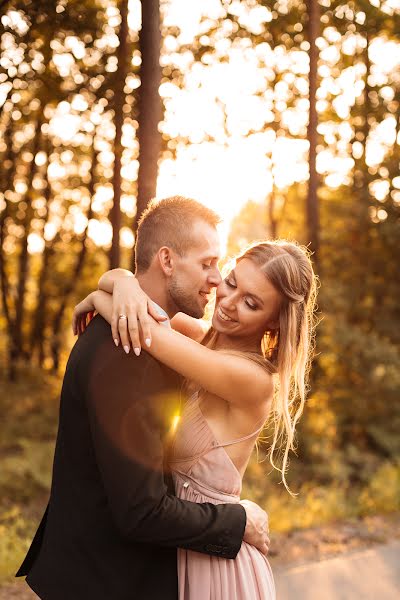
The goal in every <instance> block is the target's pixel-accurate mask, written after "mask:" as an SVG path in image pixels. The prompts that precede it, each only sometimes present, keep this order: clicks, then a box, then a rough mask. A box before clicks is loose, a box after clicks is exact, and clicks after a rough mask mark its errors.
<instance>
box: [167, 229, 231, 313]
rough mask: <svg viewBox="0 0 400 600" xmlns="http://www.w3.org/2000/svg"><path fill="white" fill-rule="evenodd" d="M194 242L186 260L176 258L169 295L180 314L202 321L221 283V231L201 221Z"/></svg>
mask: <svg viewBox="0 0 400 600" xmlns="http://www.w3.org/2000/svg"><path fill="white" fill-rule="evenodd" d="M191 239H192V241H193V246H192V247H191V248H190V249H189V250H188V251H187V252H186V254H185V256H179V255H177V254H175V255H174V258H175V263H174V271H173V274H172V277H171V278H170V281H169V286H168V292H169V295H170V298H171V300H172V301H173V303H174V304H175V306H176V307H177V310H178V311H180V312H184V313H186V314H187V315H190V316H191V317H195V318H196V319H200V318H201V317H203V316H204V310H205V308H206V306H207V304H208V301H209V299H210V298H209V296H210V293H211V291H212V289H213V288H215V287H216V286H218V285H219V284H220V282H221V274H220V272H219V270H218V260H219V258H220V244H219V237H218V233H217V230H216V229H215V228H214V227H212V226H211V225H209V224H208V223H206V222H205V221H200V220H199V221H197V222H196V223H195V224H194V226H193V228H192V232H191Z"/></svg>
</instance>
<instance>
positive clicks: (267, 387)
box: [92, 291, 273, 408]
mask: <svg viewBox="0 0 400 600" xmlns="http://www.w3.org/2000/svg"><path fill="white" fill-rule="evenodd" d="M92 298H93V302H94V306H95V308H96V310H97V311H98V312H99V313H100V314H101V315H102V316H103V317H104V318H105V319H106V320H107V321H108V322H110V321H111V318H112V306H113V304H112V297H111V296H110V295H109V294H107V293H105V292H102V291H97V292H94V293H93V296H92ZM150 328H151V334H152V340H153V341H152V344H151V347H150V348H148V349H147V351H148V352H149V353H150V354H151V355H152V356H154V358H156V359H157V360H159V361H161V362H162V363H164V364H165V365H167V366H168V367H170V368H171V369H173V370H174V371H177V372H178V373H180V374H181V375H182V376H183V377H185V378H187V379H190V380H192V381H194V382H195V383H197V384H198V385H199V386H200V387H202V388H204V389H206V390H208V391H209V392H210V393H212V394H215V395H216V396H219V397H221V398H223V399H224V400H226V401H227V402H228V403H231V404H234V405H237V406H240V407H241V408H243V406H244V402H245V403H246V405H249V406H250V405H253V406H254V405H255V404H258V405H259V406H261V404H263V403H265V402H266V401H268V400H269V398H270V397H271V395H272V390H273V382H272V378H271V377H270V376H269V375H268V374H267V373H266V372H265V371H264V370H263V369H262V368H261V367H259V366H258V365H256V364H255V363H253V362H251V361H249V360H247V359H246V358H244V357H241V356H235V355H232V354H228V353H224V352H218V351H216V350H211V349H210V348H207V347H205V346H202V345H201V344H199V343H198V342H196V341H194V340H192V339H190V338H188V337H186V336H184V335H182V334H181V333H179V332H177V331H174V330H172V329H169V328H166V327H160V326H159V325H158V324H157V323H156V322H155V321H154V320H153V322H151V323H150Z"/></svg>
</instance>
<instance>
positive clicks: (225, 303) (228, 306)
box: [212, 258, 281, 343]
mask: <svg viewBox="0 0 400 600" xmlns="http://www.w3.org/2000/svg"><path fill="white" fill-rule="evenodd" d="M280 303H281V296H280V294H279V293H278V292H277V291H276V289H275V288H274V286H273V285H272V284H271V283H270V282H269V281H268V279H267V278H266V276H265V275H264V273H262V271H261V269H260V268H259V267H258V266H257V265H256V264H255V263H254V262H253V261H252V260H250V259H248V258H243V259H242V260H241V261H240V262H238V264H237V265H236V267H235V268H234V269H232V271H231V272H230V273H229V275H228V276H227V277H226V278H225V279H224V280H223V281H222V282H221V283H220V284H219V286H218V287H217V296H216V303H215V311H214V315H213V319H212V325H213V327H214V329H215V330H216V331H218V332H219V333H220V334H224V335H227V336H229V337H235V338H241V339H242V341H243V342H245V343H247V342H250V343H251V342H254V343H258V342H259V341H260V340H261V338H262V336H263V334H264V333H265V331H266V330H267V329H269V328H274V327H277V325H278V317H279V308H280Z"/></svg>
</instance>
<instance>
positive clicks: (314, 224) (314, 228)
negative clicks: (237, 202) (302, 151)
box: [306, 0, 320, 264]
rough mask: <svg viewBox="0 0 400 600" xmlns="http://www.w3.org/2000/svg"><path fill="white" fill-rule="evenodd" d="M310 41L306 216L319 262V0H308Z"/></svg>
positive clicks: (310, 238)
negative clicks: (317, 163)
mask: <svg viewBox="0 0 400 600" xmlns="http://www.w3.org/2000/svg"><path fill="white" fill-rule="evenodd" d="M307 6H308V41H309V44H310V74H309V102H310V116H309V123H308V132H307V136H308V141H309V143H310V150H309V171H310V178H309V183H308V194H307V201H306V216H307V228H308V236H307V237H308V241H309V242H310V249H311V251H312V252H313V253H314V257H313V258H314V262H315V263H316V264H318V251H319V244H320V239H319V206H318V175H317V170H316V158H317V125H318V115H317V108H316V93H317V69H318V48H317V45H316V40H317V37H318V33H319V28H320V16H319V4H318V0H308V3H307Z"/></svg>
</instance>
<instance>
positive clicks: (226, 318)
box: [217, 306, 237, 323]
mask: <svg viewBox="0 0 400 600" xmlns="http://www.w3.org/2000/svg"><path fill="white" fill-rule="evenodd" d="M217 315H218V317H219V319H221V321H223V322H224V323H236V322H237V321H235V320H234V319H232V318H231V317H230V316H229V315H227V314H226V313H225V312H224V311H223V310H222V308H221V307H220V306H218V308H217Z"/></svg>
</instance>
